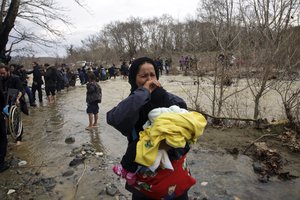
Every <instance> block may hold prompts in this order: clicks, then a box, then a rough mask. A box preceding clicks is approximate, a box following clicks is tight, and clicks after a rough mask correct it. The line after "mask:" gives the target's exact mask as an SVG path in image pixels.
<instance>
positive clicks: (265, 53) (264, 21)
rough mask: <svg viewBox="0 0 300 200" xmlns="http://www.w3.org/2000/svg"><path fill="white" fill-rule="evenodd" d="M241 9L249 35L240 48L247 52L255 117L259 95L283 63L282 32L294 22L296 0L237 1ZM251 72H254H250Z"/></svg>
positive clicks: (286, 39)
mask: <svg viewBox="0 0 300 200" xmlns="http://www.w3.org/2000/svg"><path fill="white" fill-rule="evenodd" d="M240 10H241V14H242V19H243V26H244V27H245V29H246V33H247V34H248V36H247V38H248V39H249V40H245V41H244V42H243V45H245V47H243V50H244V51H246V52H247V53H245V54H248V55H250V57H249V59H248V60H247V65H248V67H249V68H248V69H249V71H248V75H251V77H249V78H248V82H251V84H249V86H250V89H251V92H252V94H253V97H254V115H253V118H254V119H257V118H258V117H259V115H260V113H259V110H260V108H259V107H260V100H261V98H262V97H263V96H264V95H265V94H266V93H267V92H268V89H269V88H271V87H272V85H274V83H273V82H274V81H276V80H274V79H272V78H276V72H278V70H279V69H281V68H282V67H283V66H284V62H285V59H284V57H282V55H283V54H285V52H286V51H285V45H284V44H285V43H286V42H287V41H288V38H289V36H288V35H287V34H285V33H286V31H287V30H288V29H289V28H290V27H291V25H292V23H293V18H292V17H291V16H293V15H294V14H295V13H297V11H299V1H298V0H283V1H272V0H266V1H255V0H253V1H240ZM278 58H283V59H278ZM252 72H254V73H255V74H256V75H254V76H252V75H253V74H252ZM270 79H272V80H271V81H270ZM254 83H255V84H254Z"/></svg>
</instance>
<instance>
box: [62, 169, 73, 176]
mask: <svg viewBox="0 0 300 200" xmlns="http://www.w3.org/2000/svg"><path fill="white" fill-rule="evenodd" d="M73 174H74V171H73V170H68V171H65V172H64V173H63V174H62V176H72V175H73Z"/></svg>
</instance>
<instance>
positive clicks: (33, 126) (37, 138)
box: [0, 76, 300, 200]
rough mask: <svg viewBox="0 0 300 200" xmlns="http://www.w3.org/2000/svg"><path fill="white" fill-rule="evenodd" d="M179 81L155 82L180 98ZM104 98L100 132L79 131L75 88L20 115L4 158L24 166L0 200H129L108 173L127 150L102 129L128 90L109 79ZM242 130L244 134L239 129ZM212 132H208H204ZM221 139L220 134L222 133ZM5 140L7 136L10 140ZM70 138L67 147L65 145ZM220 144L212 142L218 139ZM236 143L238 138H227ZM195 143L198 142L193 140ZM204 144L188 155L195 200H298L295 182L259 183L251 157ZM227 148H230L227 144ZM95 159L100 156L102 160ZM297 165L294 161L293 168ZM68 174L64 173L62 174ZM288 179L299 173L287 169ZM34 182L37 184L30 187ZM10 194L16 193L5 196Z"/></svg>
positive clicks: (80, 105)
mask: <svg viewBox="0 0 300 200" xmlns="http://www.w3.org/2000/svg"><path fill="white" fill-rule="evenodd" d="M182 78H183V77H176V76H168V77H167V76H162V78H161V82H162V83H163V86H164V87H165V88H166V89H167V90H169V89H170V90H171V92H173V93H177V94H179V95H182V94H183V93H182V91H179V90H180V87H177V88H178V90H177V91H176V90H174V87H171V85H170V84H171V83H172V81H171V80H179V79H180V80H182ZM100 85H101V87H102V93H103V99H102V103H101V105H100V114H99V127H98V128H97V129H95V130H93V131H87V130H85V127H86V126H87V124H88V117H87V114H86V111H85V109H86V103H85V93H86V88H85V86H80V85H76V86H75V87H74V88H70V89H69V90H68V91H62V92H60V93H59V94H58V95H57V102H56V103H55V104H53V105H49V104H48V103H47V102H46V99H45V100H44V103H43V104H40V105H38V106H37V107H36V108H30V115H29V116H23V123H24V141H23V143H22V144H21V145H20V146H15V145H13V143H12V140H11V138H9V140H10V144H9V155H8V160H16V159H19V160H23V161H26V162H27V164H26V165H23V166H15V167H11V168H10V169H9V170H8V171H5V172H4V173H1V174H0V199H1V200H5V199H43V200H44V199H63V200H65V199H66V200H69V199H70V200H71V199H87V200H92V199H117V198H119V199H122V198H123V199H130V194H129V193H128V192H127V191H125V190H124V189H123V185H124V181H122V180H118V178H117V177H116V176H115V175H114V174H113V173H112V170H111V167H112V166H113V164H114V163H118V162H119V161H120V159H121V157H122V155H123V153H124V152H125V149H126V145H127V142H126V138H125V137H124V136H122V135H121V134H120V133H119V132H118V131H117V130H115V129H114V128H112V127H111V126H109V125H108V124H107V123H106V112H107V111H108V110H110V109H111V108H112V107H113V106H115V105H117V103H118V102H120V101H121V100H122V99H123V98H125V97H127V95H128V94H129V84H128V83H127V81H126V80H123V79H121V78H120V77H117V79H116V80H107V81H102V82H100ZM240 131H243V130H240ZM210 133H211V134H212V133H213V130H211V129H208V130H207V131H205V133H204V135H203V137H206V136H205V135H206V134H210ZM224 134H225V133H224ZM9 137H10V136H9ZM67 137H73V138H74V139H75V142H74V143H71V144H67V143H66V142H65V139H66V138H67ZM218 139H219V138H214V140H216V141H217V140H218ZM227 139H228V140H233V141H237V140H238V138H227ZM199 140H201V138H200V139H199ZM211 143H212V144H211V145H207V146H200V145H197V144H196V145H195V146H194V147H192V150H191V152H190V153H189V155H188V159H189V164H190V167H191V172H192V174H193V175H194V177H195V178H196V179H197V181H198V182H197V184H196V185H195V186H194V187H193V188H192V189H191V191H190V195H191V196H192V197H193V198H196V199H204V198H206V199H211V200H226V199H228V200H231V199H235V200H237V199H245V200H251V199H253V200H254V199H264V200H281V199H285V200H299V199H300V190H299V188H300V180H299V178H298V179H294V180H291V181H285V182H283V181H280V180H278V179H277V178H271V179H270V181H269V182H268V183H260V182H259V181H258V180H257V175H256V174H255V173H254V171H253V168H252V162H253V161H252V159H251V158H249V157H247V156H243V155H239V156H232V155H230V154H227V153H226V152H225V151H224V150H223V149H221V148H218V147H214V148H209V146H213V144H214V141H212V142H211ZM233 143H234V142H233ZM88 144H90V145H91V147H92V148H94V150H95V152H98V153H100V156H99V155H98V156H94V157H93V158H91V159H87V160H86V162H85V163H84V164H81V165H78V166H75V167H70V166H69V163H70V162H71V161H72V160H73V159H74V154H72V152H74V149H80V148H82V146H83V145H88ZM102 153H103V154H104V155H103V156H102ZM298 167H299V163H298ZM68 171H71V173H70V174H69V175H66V174H64V173H65V172H68ZM293 172H294V175H298V176H299V175H300V174H299V170H294V171H293ZM37 180H38V181H37ZM43 181H44V182H47V181H48V184H50V183H49V182H51V183H54V184H52V187H51V188H49V187H48V188H42V187H39V186H40V185H39V183H41V182H43ZM109 184H114V185H116V187H117V188H118V190H119V191H120V193H118V194H119V196H116V195H115V196H114V195H113V196H109V195H106V193H105V192H103V191H104V190H105V188H106V187H107V185H109ZM9 189H13V190H14V191H15V192H13V193H12V194H7V192H8V191H9Z"/></svg>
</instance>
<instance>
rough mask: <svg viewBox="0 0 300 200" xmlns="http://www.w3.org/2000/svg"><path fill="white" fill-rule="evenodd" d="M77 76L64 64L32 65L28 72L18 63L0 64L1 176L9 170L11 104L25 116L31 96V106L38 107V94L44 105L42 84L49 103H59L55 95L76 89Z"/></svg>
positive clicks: (19, 139)
mask: <svg viewBox="0 0 300 200" xmlns="http://www.w3.org/2000/svg"><path fill="white" fill-rule="evenodd" d="M30 74H32V85H31V88H30V87H29V81H28V80H29V75H30ZM75 82H76V74H75V73H73V72H71V71H70V69H68V68H67V67H66V66H65V65H61V68H60V69H57V66H50V65H49V64H45V65H44V66H41V65H39V64H38V63H36V62H33V63H32V69H31V70H25V69H24V66H22V65H18V64H10V65H9V66H8V65H5V64H3V63H0V109H1V111H2V112H1V113H0V173H1V172H3V171H5V170H6V169H8V168H9V165H8V163H7V162H5V156H6V152H7V134H8V129H7V127H6V126H7V123H8V122H7V117H8V115H9V108H10V107H11V106H12V105H16V106H19V107H20V110H21V111H22V113H24V114H26V115H29V109H28V106H27V101H26V100H27V99H26V98H25V94H27V96H28V100H29V105H30V106H32V107H36V106H37V104H36V93H37V96H38V100H39V102H40V104H41V103H43V85H45V88H44V89H45V93H46V96H47V99H48V102H49V103H54V102H55V101H56V92H57V91H60V90H62V89H64V88H65V87H69V86H70V85H71V86H75ZM22 135H23V127H21V134H20V136H18V137H17V138H16V141H15V142H16V144H17V145H18V144H20V143H21V141H22Z"/></svg>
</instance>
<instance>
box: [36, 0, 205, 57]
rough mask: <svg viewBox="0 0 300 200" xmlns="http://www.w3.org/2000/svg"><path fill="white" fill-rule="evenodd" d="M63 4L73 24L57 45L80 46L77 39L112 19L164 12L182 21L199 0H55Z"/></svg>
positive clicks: (151, 16)
mask: <svg viewBox="0 0 300 200" xmlns="http://www.w3.org/2000/svg"><path fill="white" fill-rule="evenodd" d="M57 2H58V3H59V5H60V6H61V7H64V8H65V9H66V10H67V11H66V15H68V16H69V18H70V20H71V23H72V24H73V26H71V27H69V29H65V31H64V32H65V38H66V41H64V42H62V43H60V44H68V45H69V44H73V45H75V46H76V45H80V41H81V40H84V39H85V38H87V37H88V36H89V35H92V34H94V33H97V32H99V30H101V29H102V28H103V27H104V26H105V25H107V24H109V23H110V22H113V21H126V20H127V19H129V18H130V17H141V18H143V19H145V18H153V17H161V16H162V15H163V14H169V15H171V16H172V17H173V18H174V19H175V20H180V21H184V20H185V19H186V18H187V17H189V18H194V17H195V14H196V8H197V7H198V2H199V0H186V1H184V0H148V1H147V0H84V5H85V8H86V9H84V8H82V7H80V6H78V5H77V4H76V3H74V0H57ZM58 52H60V53H59V54H65V50H64V48H62V47H57V49H55V48H54V49H51V50H49V52H40V53H39V55H37V56H55V55H56V53H58Z"/></svg>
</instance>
